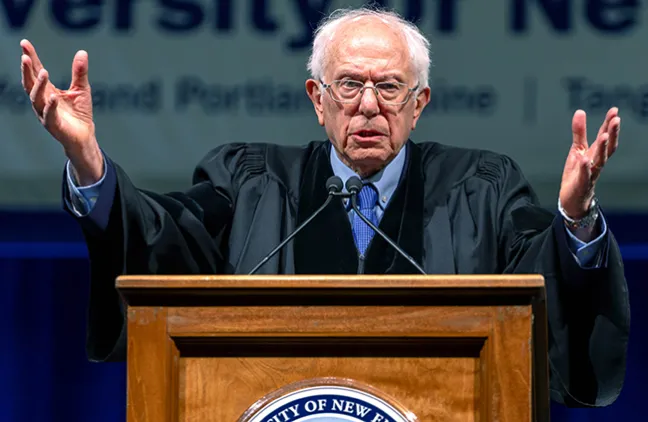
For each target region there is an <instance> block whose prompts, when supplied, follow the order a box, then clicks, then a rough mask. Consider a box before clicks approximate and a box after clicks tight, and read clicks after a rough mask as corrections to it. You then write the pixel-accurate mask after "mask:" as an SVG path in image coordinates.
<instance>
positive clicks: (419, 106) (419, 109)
mask: <svg viewBox="0 0 648 422" xmlns="http://www.w3.org/2000/svg"><path fill="white" fill-rule="evenodd" d="M430 92H431V90H430V87H427V88H423V89H422V90H421V91H419V93H418V94H417V95H416V98H415V99H414V116H413V117H414V118H413V119H412V130H414V129H416V123H417V122H418V119H419V117H421V114H422V113H423V109H424V108H425V106H426V105H428V103H429V102H430Z"/></svg>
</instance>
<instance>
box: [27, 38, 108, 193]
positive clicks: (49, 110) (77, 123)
mask: <svg viewBox="0 0 648 422" xmlns="http://www.w3.org/2000/svg"><path fill="white" fill-rule="evenodd" d="M20 46H21V48H22V52H23V54H22V58H21V72H22V85H23V88H24V89H25V92H26V93H27V94H28V95H29V98H30V100H31V103H32V108H33V110H34V113H35V114H36V116H37V117H38V119H39V121H40V122H41V124H42V125H43V126H44V127H45V129H47V131H48V132H49V133H50V134H51V135H52V136H53V137H54V138H55V139H56V140H57V141H58V142H59V143H60V144H61V145H62V146H63V148H64V150H65V154H66V155H67V156H68V158H69V159H70V161H71V163H72V165H73V167H74V169H75V173H76V177H77V179H78V181H79V183H80V184H81V185H89V184H92V183H95V182H96V181H98V180H99V179H100V178H101V176H102V175H103V156H102V154H101V150H100V148H99V145H98V143H97V140H96V138H95V126H94V122H93V119H92V95H91V90H90V83H89V82H88V53H86V52H85V51H78V52H77V53H76V55H75V56H74V60H73V61H72V82H71V83H70V87H69V88H68V89H67V90H61V89H58V88H57V87H55V86H54V85H53V84H52V83H51V82H50V79H49V73H48V72H47V70H46V69H45V68H44V67H43V64H42V63H41V61H40V59H39V58H38V55H37V54H36V49H35V48H34V46H33V45H32V44H31V43H30V42H29V41H27V40H22V41H21V42H20Z"/></svg>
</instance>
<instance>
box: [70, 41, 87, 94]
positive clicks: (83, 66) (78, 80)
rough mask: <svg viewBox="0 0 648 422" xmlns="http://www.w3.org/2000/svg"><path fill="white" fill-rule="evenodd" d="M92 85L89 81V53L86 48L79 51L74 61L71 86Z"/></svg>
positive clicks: (84, 87) (82, 86) (83, 86)
mask: <svg viewBox="0 0 648 422" xmlns="http://www.w3.org/2000/svg"><path fill="white" fill-rule="evenodd" d="M89 86H90V82H89V81H88V53H87V52H86V51H84V50H80V51H77V53H76V54H75V55H74V60H73V61H72V83H71V84H70V88H72V87H74V88H79V89H86V88H88V87H89Z"/></svg>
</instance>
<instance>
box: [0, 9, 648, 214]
mask: <svg viewBox="0 0 648 422" xmlns="http://www.w3.org/2000/svg"><path fill="white" fill-rule="evenodd" d="M379 3H382V4H384V5H388V6H390V7H394V8H395V9H396V10H398V11H400V12H401V13H402V14H403V15H404V16H405V17H407V18H408V19H410V20H412V21H415V22H417V23H418V24H419V26H420V27H421V28H422V29H423V30H424V31H425V33H426V34H428V35H429V36H430V38H431V41H432V52H433V55H432V58H433V63H434V67H433V68H432V71H431V78H430V79H431V84H432V92H433V95H432V102H431V104H430V105H429V106H428V108H427V109H426V114H425V117H424V118H423V119H422V122H421V124H420V126H419V128H418V129H417V130H416V132H415V133H414V134H413V138H414V139H415V140H437V141H441V142H448V143H451V144H456V145H461V146H469V147H480V148H488V149H493V150H496V151H498V152H504V153H507V154H509V155H511V156H512V157H513V158H514V159H516V160H517V161H518V162H519V163H520V164H521V165H522V167H523V169H524V171H525V173H526V174H527V175H528V177H529V179H531V181H532V182H533V184H534V185H535V186H536V188H537V189H538V192H539V193H540V195H541V198H542V199H543V201H544V202H545V203H546V204H547V205H551V206H553V205H554V203H555V198H556V192H557V189H558V183H559V178H560V174H561V171H562V167H563V164H564V159H565V157H566V154H567V151H568V148H569V146H570V143H571V130H570V123H571V117H572V115H573V113H574V111H575V110H576V109H578V108H583V109H585V110H586V111H587V112H588V114H589V121H588V124H589V131H590V134H591V136H592V137H593V136H594V135H595V133H596V130H597V129H598V126H599V124H600V122H601V120H602V119H603V116H604V114H605V111H606V110H607V109H608V108H609V107H610V106H613V105H616V106H619V107H620V111H621V115H622V121H623V123H622V127H623V129H622V131H621V132H622V144H621V146H620V148H619V150H618V152H617V156H615V157H614V160H613V161H612V162H611V163H610V164H609V166H608V167H606V170H605V174H604V177H603V180H602V183H601V186H600V188H599V196H601V201H602V202H603V203H604V204H606V205H607V206H608V208H609V207H615V208H626V209H627V208H631V207H632V208H644V209H645V208H648V189H647V187H648V172H647V171H646V166H645V157H646V156H648V142H647V139H646V135H645V134H646V129H647V125H648V84H647V82H648V79H647V78H648V77H647V76H646V75H648V72H647V70H646V69H648V56H647V55H646V54H645V42H646V39H648V26H647V24H646V21H647V19H646V18H648V16H647V15H648V5H647V4H646V3H645V2H640V1H638V0H500V1H477V0H427V1H423V0H399V1H396V0H394V1H383V2H379ZM360 4H362V2H357V1H355V2H354V1H351V2H348V1H345V2H341V1H333V0H275V1H270V0H251V1H234V0H147V1H137V0H115V1H102V0H85V1H84V0H78V1H72V0H69V1H66V0H50V1H46V0H3V1H2V2H0V54H2V57H3V60H2V61H1V62H0V127H1V128H2V134H1V135H0V137H1V139H0V200H2V201H3V203H4V205H6V206H25V205H51V204H58V200H59V199H58V195H59V192H60V191H59V186H60V185H59V183H60V176H61V170H62V167H63V164H64V156H63V154H62V151H61V149H60V148H59V146H58V144H56V143H55V142H53V141H52V140H51V139H50V138H49V136H48V135H47V134H46V133H45V131H44V130H43V129H42V127H40V125H39V123H38V122H37V121H36V119H35V117H34V116H33V114H32V110H31V107H30V104H29V102H28V99H27V96H26V95H25V94H24V93H23V91H22V89H21V86H20V71H19V68H20V66H19V63H20V47H19V42H20V40H21V39H22V38H28V39H30V40H31V41H32V42H33V43H34V44H35V46H36V48H37V50H38V52H39V53H40V55H41V58H42V60H43V62H44V64H45V66H46V68H47V69H48V70H49V71H50V74H51V78H52V79H53V81H55V82H56V84H57V85H58V86H60V87H67V86H68V84H69V80H70V67H71V66H70V65H71V61H72V57H73V56H74V53H75V52H76V51H77V50H79V49H85V50H87V51H88V53H89V57H90V80H91V83H92V88H93V91H94V100H95V113H96V122H97V131H98V137H99V140H100V143H101V145H102V147H103V148H104V149H105V151H106V152H107V153H108V154H110V156H111V157H112V158H114V159H115V160H116V161H117V162H118V163H119V164H120V165H122V166H123V167H124V168H125V169H126V170H127V172H128V173H129V174H130V176H131V177H132V178H133V179H134V180H135V182H136V183H137V184H138V185H139V186H140V187H146V188H149V189H156V190H158V189H159V190H170V189H181V188H185V187H186V186H187V184H188V183H189V181H190V175H191V171H192V170H193V167H194V166H195V164H196V163H197V161H198V160H199V159H200V158H201V157H202V156H203V155H204V154H205V153H206V152H207V150H209V149H210V148H212V147H214V146H216V145H219V144H222V143H226V142H233V141H272V142H279V143H285V144H300V143H305V142H307V141H310V140H313V139H322V138H323V137H324V136H325V134H324V132H323V130H322V129H321V128H320V127H319V126H318V125H317V121H316V119H315V117H314V113H313V110H312V105H311V104H310V102H309V100H308V97H307V96H306V94H305V91H304V81H305V79H306V78H307V77H308V74H307V71H306V61H307V58H308V55H309V53H310V42H311V32H312V29H313V27H314V26H315V25H316V23H317V22H318V20H319V19H320V18H321V17H322V16H323V15H324V14H325V13H326V12H327V11H331V10H333V9H334V8H338V7H342V6H344V7H346V6H351V5H360Z"/></svg>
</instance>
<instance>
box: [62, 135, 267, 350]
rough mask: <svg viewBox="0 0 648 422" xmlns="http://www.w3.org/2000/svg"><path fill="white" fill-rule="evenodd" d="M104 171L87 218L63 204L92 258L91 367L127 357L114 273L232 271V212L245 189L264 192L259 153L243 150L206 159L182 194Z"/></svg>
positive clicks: (113, 168) (115, 169) (113, 169)
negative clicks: (143, 185)
mask: <svg viewBox="0 0 648 422" xmlns="http://www.w3.org/2000/svg"><path fill="white" fill-rule="evenodd" d="M107 166H108V174H107V178H106V179H107V180H106V182H105V185H104V186H103V187H102V191H101V192H100V195H99V199H98V202H97V204H96V206H95V209H94V210H93V211H92V212H91V213H90V214H89V215H87V216H84V217H78V216H76V215H75V214H74V213H73V212H72V211H71V206H70V204H69V203H68V202H67V200H65V199H64V202H65V203H64V208H65V209H66V210H67V211H68V212H69V213H70V214H71V215H73V217H74V218H76V219H77V221H78V222H79V224H80V227H81V229H82V232H83V235H84V237H85V240H86V244H87V247H88V252H89V258H90V266H91V274H90V275H91V286H90V300H89V320H88V334H87V342H86V343H87V354H88V357H89V360H91V361H116V360H123V359H124V358H125V347H126V346H125V345H126V342H125V340H126V328H125V316H124V313H123V311H124V309H123V306H122V303H121V300H120V298H119V296H118V293H117V291H116V289H115V279H116V278H117V277H118V276H119V275H122V274H219V273H228V272H230V270H231V265H230V264H229V263H228V261H227V259H228V254H227V250H228V247H227V243H228V241H229V231H230V228H231V223H232V215H233V208H234V206H235V204H236V203H237V202H238V201H240V195H242V194H245V193H246V189H247V187H248V186H252V187H250V189H251V190H263V187H262V186H263V184H264V183H263V181H262V180H264V179H263V178H264V176H265V174H266V172H265V159H264V155H263V150H262V148H261V147H260V146H249V145H241V144H230V145H226V146H223V147H219V148H216V149H214V150H212V151H211V152H210V153H209V154H207V156H206V157H205V158H204V160H203V161H202V162H201V163H200V164H199V165H198V166H197V168H196V171H195V173H194V178H193V184H192V186H191V188H190V189H188V190H187V191H186V192H182V193H179V192H172V193H167V194H158V193H154V192H148V191H144V190H141V189H138V188H136V187H135V186H134V185H133V183H132V182H131V181H130V179H129V177H128V176H127V174H126V173H125V172H124V171H123V169H122V168H120V167H119V165H118V164H116V163H115V162H114V161H112V160H111V159H109V158H108V159H107ZM63 191H64V192H63V198H68V194H69V192H67V187H66V184H65V183H64V186H63ZM241 208H244V207H241ZM106 209H107V210H108V211H107V212H104V211H105V210H106ZM104 214H105V217H103V215H104ZM103 219H105V220H106V221H101V220H103Z"/></svg>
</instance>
